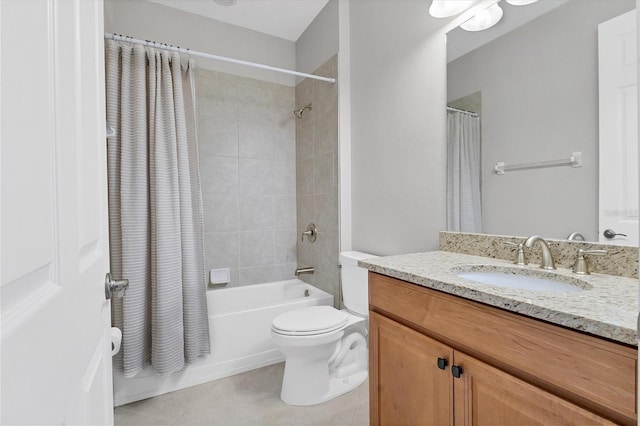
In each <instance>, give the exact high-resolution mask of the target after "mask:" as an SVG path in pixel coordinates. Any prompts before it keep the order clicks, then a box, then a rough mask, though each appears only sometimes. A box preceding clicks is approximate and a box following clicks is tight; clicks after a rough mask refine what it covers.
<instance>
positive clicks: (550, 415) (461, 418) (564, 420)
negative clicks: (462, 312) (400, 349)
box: [453, 351, 614, 426]
mask: <svg viewBox="0 0 640 426" xmlns="http://www.w3.org/2000/svg"><path fill="white" fill-rule="evenodd" d="M454 365H455V366H459V367H461V368H462V374H461V375H460V378H455V379H454V380H453V382H454V394H455V402H454V407H455V409H454V418H455V424H456V425H478V426H481V425H519V426H525V425H580V426H582V425H600V424H607V425H609V424H614V423H611V422H610V421H608V420H606V419H604V418H602V417H600V416H597V415H595V414H593V413H591V412H589V411H586V410H584V409H582V408H580V407H578V406H576V405H574V404H572V403H570V402H567V401H565V400H564V399H561V398H559V397H557V396H555V395H553V394H550V393H548V392H546V391H543V390H542V389H540V388H537V387H535V386H533V385H530V384H529V383H526V382H524V381H522V380H520V379H517V378H515V377H513V376H511V375H509V374H507V373H505V372H503V371H501V370H498V369H496V368H493V367H491V366H489V365H487V364H485V363H483V362H481V361H478V360H476V359H475V358H472V357H470V356H468V355H465V354H464V353H461V352H457V351H456V352H455V355H454Z"/></svg>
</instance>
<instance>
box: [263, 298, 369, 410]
mask: <svg viewBox="0 0 640 426" xmlns="http://www.w3.org/2000/svg"><path fill="white" fill-rule="evenodd" d="M365 322H366V319H365V318H363V317H359V316H356V315H353V314H351V313H348V312H346V311H343V310H337V309H335V308H332V307H331V306H312V307H308V308H302V309H296V310H293V311H289V312H286V313H284V314H282V315H280V316H278V317H277V318H275V319H274V321H273V325H272V328H271V336H272V337H273V339H274V341H275V343H276V344H277V345H278V348H279V349H280V351H281V352H282V353H283V354H284V355H285V359H286V362H285V367H284V376H283V380H282V391H281V393H280V398H281V399H282V401H284V402H285V403H287V404H290V405H315V404H320V403H322V402H325V401H328V400H330V399H333V398H335V397H337V396H339V395H342V394H345V393H347V392H349V391H351V390H353V389H355V388H357V387H358V386H360V385H361V384H362V383H363V382H364V381H365V380H367V376H368V373H367V371H368V351H367V341H366V338H365V335H364V332H365V327H364V324H365Z"/></svg>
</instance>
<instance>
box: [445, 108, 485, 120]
mask: <svg viewBox="0 0 640 426" xmlns="http://www.w3.org/2000/svg"><path fill="white" fill-rule="evenodd" d="M447 110H448V111H456V112H461V113H463V114H469V115H470V116H472V117H477V116H478V113H477V112H472V111H465V110H463V109H458V108H454V107H450V106H448V107H447Z"/></svg>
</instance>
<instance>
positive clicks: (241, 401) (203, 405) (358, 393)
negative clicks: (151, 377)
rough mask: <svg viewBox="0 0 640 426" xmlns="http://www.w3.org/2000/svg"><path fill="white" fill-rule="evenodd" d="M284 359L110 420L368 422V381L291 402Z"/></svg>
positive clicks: (357, 425)
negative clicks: (286, 396)
mask: <svg viewBox="0 0 640 426" xmlns="http://www.w3.org/2000/svg"><path fill="white" fill-rule="evenodd" d="M283 371H284V364H283V363H281V364H276V365H272V366H269V367H264V368H260V369H257V370H253V371H249V372H247V373H242V374H238V375H236V376H232V377H227V378H225V379H220V380H216V381H213V382H209V383H205V384H203V385H199V386H194V387H191V388H188V389H184V390H180V391H176V392H171V393H168V394H165V395H160V396H157V397H155V398H149V399H145V400H144V401H138V402H134V403H131V404H128V405H123V406H121V407H117V408H116V409H115V425H116V426H130V425H138V426H143V425H176V426H178V425H180V426H182V425H184V426H187V425H212V426H213V425H216V426H218V425H220V426H222V425H224V426H244V425H274V426H275V425H283V426H285V425H291V426H293V425H295V426H298V425H300V426H303V425H305V426H306V425H335V426H343V425H344V426H361V425H362V426H364V425H368V424H369V388H368V386H369V383H368V382H366V383H364V384H363V385H361V386H360V387H359V388H357V389H356V390H354V391H352V392H350V393H348V394H346V395H343V396H341V397H338V398H335V399H333V400H331V401H328V402H326V403H324V404H319V405H314V406H310V407H294V406H290V405H287V404H285V403H283V402H282V401H281V400H280V385H281V383H282V373H283Z"/></svg>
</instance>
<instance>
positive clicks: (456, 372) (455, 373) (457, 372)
mask: <svg viewBox="0 0 640 426" xmlns="http://www.w3.org/2000/svg"><path fill="white" fill-rule="evenodd" d="M451 374H453V377H455V378H456V379H459V378H460V375H462V367H460V366H459V365H452V366H451Z"/></svg>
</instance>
